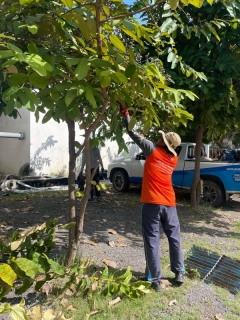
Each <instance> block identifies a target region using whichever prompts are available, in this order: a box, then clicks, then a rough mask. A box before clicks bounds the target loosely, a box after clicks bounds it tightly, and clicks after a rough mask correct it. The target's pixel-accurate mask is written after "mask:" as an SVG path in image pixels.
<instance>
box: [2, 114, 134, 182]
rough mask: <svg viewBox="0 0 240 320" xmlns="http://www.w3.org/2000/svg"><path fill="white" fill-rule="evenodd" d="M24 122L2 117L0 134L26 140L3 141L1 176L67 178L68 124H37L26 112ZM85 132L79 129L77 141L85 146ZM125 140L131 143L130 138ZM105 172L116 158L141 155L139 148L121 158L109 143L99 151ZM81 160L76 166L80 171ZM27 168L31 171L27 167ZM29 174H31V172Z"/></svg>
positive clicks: (5, 139)
mask: <svg viewBox="0 0 240 320" xmlns="http://www.w3.org/2000/svg"><path fill="white" fill-rule="evenodd" d="M19 111H20V113H21V118H20V117H19V118H18V119H12V118H10V117H5V116H2V117H0V132H16V133H18V132H23V133H25V139H24V140H18V139H11V138H1V137H0V172H2V173H3V175H6V174H16V175H29V174H30V175H34V176H38V175H63V176H66V175H67V174H68V161H69V159H68V158H69V157H68V130H67V124H66V123H65V122H61V123H57V122H55V121H53V120H50V121H49V122H47V123H45V124H42V121H41V120H42V118H41V117H40V119H39V121H38V122H36V120H35V116H34V114H33V113H30V112H29V111H28V110H27V109H25V108H22V109H20V110H19ZM82 134H83V132H82V131H80V130H79V128H77V127H76V140H78V141H79V142H80V143H81V142H83V137H82ZM125 139H126V140H127V141H130V138H129V137H128V135H125ZM99 149H100V152H101V156H102V159H103V164H104V168H105V169H107V168H108V164H109V163H110V162H111V161H112V159H114V158H118V157H122V156H132V155H135V154H136V153H138V152H139V148H138V147H137V146H136V145H134V144H133V145H130V146H129V155H126V154H125V152H122V153H121V154H120V155H119V154H118V145H117V143H116V142H115V141H108V140H107V141H106V142H105V146H104V147H100V148H99ZM80 162H81V156H79V157H78V159H77V163H76V170H77V173H78V171H79V167H80ZM27 165H28V167H27ZM29 169H30V171H29V172H28V170H29Z"/></svg>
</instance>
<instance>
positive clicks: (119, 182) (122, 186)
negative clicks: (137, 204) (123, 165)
mask: <svg viewBox="0 0 240 320" xmlns="http://www.w3.org/2000/svg"><path fill="white" fill-rule="evenodd" d="M112 184H113V187H114V189H115V190H116V191H119V192H124V191H127V190H128V189H129V178H128V175H127V173H126V172H125V171H123V170H118V171H115V172H114V174H113V178H112Z"/></svg>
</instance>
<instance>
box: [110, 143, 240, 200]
mask: <svg viewBox="0 0 240 320" xmlns="http://www.w3.org/2000/svg"><path fill="white" fill-rule="evenodd" d="M176 151H177V153H178V164H177V166H176V168H175V170H174V172H173V175H172V183H173V186H174V187H175V189H176V191H177V190H179V189H182V190H186V191H187V190H190V188H191V184H192V181H193V177H194V168H195V143H181V145H180V146H179V147H178V148H177V149H176ZM145 159H146V157H145V155H144V154H143V152H140V153H138V154H137V155H136V156H134V157H129V158H121V159H115V160H113V162H112V163H110V164H109V167H108V178H109V179H110V181H111V182H112V184H113V187H114V188H115V190H117V191H127V190H128V189H129V187H130V186H131V185H136V184H137V185H141V183H142V176H143V170H144V164H145ZM200 178H201V180H202V182H203V184H202V185H203V187H202V195H201V199H202V201H203V202H206V203H209V204H211V205H214V206H219V205H221V204H222V203H223V202H224V201H225V200H228V199H229V197H230V195H232V194H235V193H240V163H239V162H237V161H235V160H234V159H231V160H230V161H229V160H224V159H221V160H220V159H217V158H215V159H213V158H211V157H210V148H209V145H206V146H205V150H204V151H203V152H202V155H201V162H200Z"/></svg>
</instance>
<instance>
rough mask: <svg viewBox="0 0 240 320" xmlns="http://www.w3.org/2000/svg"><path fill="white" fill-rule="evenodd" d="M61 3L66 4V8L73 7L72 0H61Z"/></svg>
mask: <svg viewBox="0 0 240 320" xmlns="http://www.w3.org/2000/svg"><path fill="white" fill-rule="evenodd" d="M61 1H62V3H63V4H64V5H65V6H67V7H68V8H70V9H72V7H73V0H61Z"/></svg>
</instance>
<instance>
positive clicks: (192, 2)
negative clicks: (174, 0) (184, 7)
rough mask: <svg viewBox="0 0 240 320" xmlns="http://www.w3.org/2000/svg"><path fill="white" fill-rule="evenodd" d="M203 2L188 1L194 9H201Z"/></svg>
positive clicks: (199, 0) (201, 0) (196, 0)
mask: <svg viewBox="0 0 240 320" xmlns="http://www.w3.org/2000/svg"><path fill="white" fill-rule="evenodd" d="M203 1H204V0H188V2H189V3H190V4H192V5H193V6H194V7H196V8H201V7H202V5H203Z"/></svg>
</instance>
